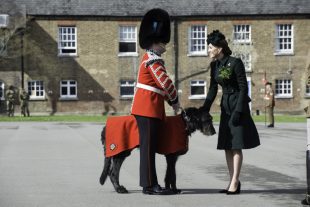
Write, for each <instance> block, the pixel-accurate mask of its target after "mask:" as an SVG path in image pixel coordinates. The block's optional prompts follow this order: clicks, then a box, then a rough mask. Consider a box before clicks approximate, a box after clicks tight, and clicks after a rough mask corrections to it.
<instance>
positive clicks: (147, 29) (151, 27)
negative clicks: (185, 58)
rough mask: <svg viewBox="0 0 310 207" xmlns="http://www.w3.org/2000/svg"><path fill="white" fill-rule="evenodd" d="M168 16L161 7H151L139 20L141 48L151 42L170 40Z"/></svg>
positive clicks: (147, 46)
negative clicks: (140, 20)
mask: <svg viewBox="0 0 310 207" xmlns="http://www.w3.org/2000/svg"><path fill="white" fill-rule="evenodd" d="M170 33H171V31H170V16H169V14H168V12H166V11H165V10H163V9H158V8H156V9H151V10H150V11H148V12H147V13H146V14H145V15H144V17H143V19H142V22H141V25H140V30H139V44H140V47H141V48H142V49H148V48H149V47H150V46H151V45H152V44H153V43H165V44H167V43H168V42H169V41H170Z"/></svg>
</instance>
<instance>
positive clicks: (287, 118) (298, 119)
mask: <svg viewBox="0 0 310 207" xmlns="http://www.w3.org/2000/svg"><path fill="white" fill-rule="evenodd" d="M106 119H107V116H102V115H93V116H92V115H54V116H31V117H21V116H14V117H7V116H0V122H30V121H33V122H101V123H104V122H106ZM253 119H254V121H255V122H265V116H264V115H260V116H253ZM219 120H220V115H219V114H213V121H214V122H219ZM275 122H276V123H285V122H291V123H302V122H304V123H305V122H306V117H305V116H297V115H275Z"/></svg>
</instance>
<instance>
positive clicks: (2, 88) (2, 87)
mask: <svg viewBox="0 0 310 207" xmlns="http://www.w3.org/2000/svg"><path fill="white" fill-rule="evenodd" d="M0 89H1V90H2V95H1V94H0V100H2V101H3V100H4V82H2V81H0Z"/></svg>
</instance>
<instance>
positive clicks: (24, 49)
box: [0, 0, 310, 114]
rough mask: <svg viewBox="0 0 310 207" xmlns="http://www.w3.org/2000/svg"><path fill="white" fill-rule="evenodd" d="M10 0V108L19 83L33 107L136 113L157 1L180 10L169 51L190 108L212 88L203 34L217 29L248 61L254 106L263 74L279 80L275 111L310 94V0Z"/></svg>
mask: <svg viewBox="0 0 310 207" xmlns="http://www.w3.org/2000/svg"><path fill="white" fill-rule="evenodd" d="M2 1H4V2H6V4H2V6H0V9H1V10H0V13H1V15H0V27H1V28H0V37H1V35H2V36H3V35H4V34H5V33H6V32H8V31H12V30H14V29H15V31H16V32H15V35H11V36H12V38H11V39H10V41H9V43H8V44H7V46H6V48H5V49H6V50H5V52H2V54H1V53H0V99H1V100H2V103H1V110H2V112H3V111H4V108H5V95H4V94H5V93H4V92H5V90H6V88H8V86H10V85H13V86H14V87H15V89H16V91H18V89H20V88H22V87H24V88H25V89H26V90H27V91H28V93H29V94H30V95H31V102H30V111H31V112H33V113H51V114H54V113H86V114H99V113H102V112H108V111H109V112H111V111H116V112H119V113H129V111H130V107H131V101H132V96H133V90H134V84H135V78H136V74H137V69H138V67H139V60H140V58H141V55H142V54H143V51H142V50H141V49H140V48H139V44H138V39H137V38H138V30H139V25H140V21H141V18H142V16H143V14H144V13H145V12H146V11H148V10H149V9H151V8H154V7H160V8H163V9H166V10H167V11H168V12H169V13H170V15H171V17H172V27H171V28H172V34H171V41H170V43H169V45H168V49H167V52H166V53H165V54H164V56H163V58H164V59H165V62H166V65H167V69H168V73H169V75H170V76H171V77H172V78H173V79H174V80H176V85H177V87H178V89H179V95H180V101H181V105H182V106H183V107H188V106H200V105H202V103H203V101H204V98H205V96H206V94H207V90H208V84H209V76H210V74H209V63H210V59H209V57H208V55H207V47H206V41H205V40H206V35H207V34H208V33H210V32H212V31H213V30H215V29H219V30H220V31H222V32H223V33H224V34H225V35H226V38H227V39H228V41H229V45H230V47H231V49H232V51H233V53H234V55H235V56H239V57H241V58H242V60H243V61H244V63H245V66H246V72H247V78H248V84H249V88H250V91H249V95H250V96H251V98H252V102H251V109H252V111H253V112H254V111H257V110H260V111H263V110H264V102H263V96H264V93H265V92H264V90H265V88H264V84H263V81H262V80H263V79H264V78H266V79H267V80H268V81H270V82H272V83H273V87H274V89H275V93H276V108H275V111H276V112H278V113H295V114H296V113H302V110H303V108H304V107H305V106H306V105H307V103H308V102H309V98H310V87H309V86H307V84H306V82H307V77H308V76H309V73H310V72H309V71H310V61H309V60H310V50H309V45H310V20H309V17H310V5H309V1H308V0H297V1H296V0H272V1H270V0H260V1H249V0H226V1H211V0H192V1H188V0H180V1H178V0H170V1H157V0H153V1H137V0H127V1H117V2H114V1H107V0H101V1H100V0H94V1H85V0H79V1H68V0H62V1H55V2H54V1H47V0H32V1H27V0H15V1H11V0H2ZM21 17H24V23H23V24H22V25H23V26H18V27H17V23H18V21H17V20H20V19H22V18H21ZM22 22H23V21H22ZM1 25H2V26H1ZM0 51H1V48H0ZM219 93H221V92H220V91H219ZM219 97H220V96H218V97H217V100H216V101H215V104H214V106H213V107H212V110H213V111H214V112H219V103H220V100H219ZM17 104H18V103H17ZM16 109H18V107H16ZM167 110H168V111H169V110H170V109H169V107H167Z"/></svg>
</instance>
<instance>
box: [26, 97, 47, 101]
mask: <svg viewBox="0 0 310 207" xmlns="http://www.w3.org/2000/svg"><path fill="white" fill-rule="evenodd" d="M29 100H30V101H45V100H46V98H45V97H30V98H29Z"/></svg>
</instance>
